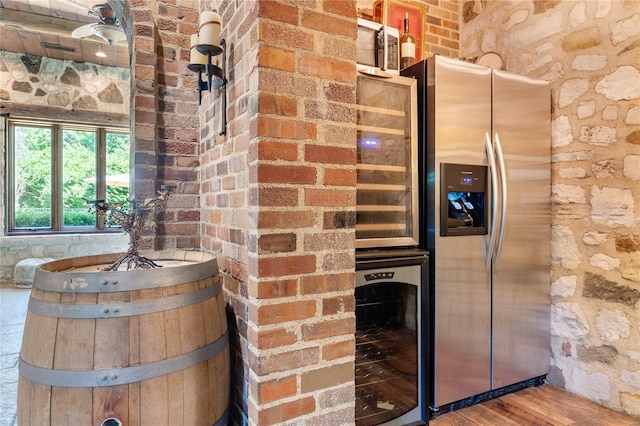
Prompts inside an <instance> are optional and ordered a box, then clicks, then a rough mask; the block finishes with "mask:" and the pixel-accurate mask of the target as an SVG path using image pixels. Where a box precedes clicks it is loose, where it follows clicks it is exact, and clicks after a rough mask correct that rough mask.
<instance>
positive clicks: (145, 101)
mask: <svg viewBox="0 0 640 426" xmlns="http://www.w3.org/2000/svg"><path fill="white" fill-rule="evenodd" d="M155 107H156V98H155V97H154V96H145V95H139V94H137V95H136V110H138V109H140V108H144V109H155Z"/></svg>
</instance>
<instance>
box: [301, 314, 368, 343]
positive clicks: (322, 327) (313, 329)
mask: <svg viewBox="0 0 640 426" xmlns="http://www.w3.org/2000/svg"><path fill="white" fill-rule="evenodd" d="M355 331H356V328H355V318H343V319H336V320H330V321H323V322H317V323H314V324H303V325H302V339H303V340H305V341H310V340H318V339H327V338H329V337H336V336H346V335H353V334H354V333H355Z"/></svg>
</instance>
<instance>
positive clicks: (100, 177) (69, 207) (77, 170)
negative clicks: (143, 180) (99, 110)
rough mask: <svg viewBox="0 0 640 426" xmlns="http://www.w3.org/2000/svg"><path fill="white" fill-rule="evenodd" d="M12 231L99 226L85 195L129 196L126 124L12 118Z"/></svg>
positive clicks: (121, 199)
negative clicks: (120, 126)
mask: <svg viewBox="0 0 640 426" xmlns="http://www.w3.org/2000/svg"><path fill="white" fill-rule="evenodd" d="M7 128H8V133H9V138H8V140H9V155H8V159H9V162H8V167H9V174H8V176H7V177H8V179H7V180H8V187H9V189H10V191H9V194H10V195H9V200H8V203H7V208H8V214H7V217H8V219H9V227H8V231H9V232H27V231H28V232H31V233H32V232H38V231H45V232H56V231H64V232H69V231H75V232H81V231H95V230H96V229H105V227H109V226H111V225H113V224H109V223H108V222H107V223H106V225H105V223H104V220H98V221H96V216H95V215H94V214H92V213H90V212H89V206H88V205H87V203H86V201H85V200H95V199H105V200H107V201H108V202H111V203H121V202H124V201H126V200H127V199H128V197H129V179H128V171H129V149H130V148H129V147H130V142H129V134H128V132H127V131H126V129H113V128H103V127H95V126H78V125H71V124H69V125H66V124H58V123H45V122H34V121H17V120H15V121H14V120H10V121H9V122H8V127H7Z"/></svg>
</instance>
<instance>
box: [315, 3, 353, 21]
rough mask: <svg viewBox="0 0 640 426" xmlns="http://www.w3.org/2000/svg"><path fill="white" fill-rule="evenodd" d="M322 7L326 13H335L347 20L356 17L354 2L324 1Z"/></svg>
mask: <svg viewBox="0 0 640 426" xmlns="http://www.w3.org/2000/svg"><path fill="white" fill-rule="evenodd" d="M322 6H323V7H324V10H325V11H326V12H331V13H336V14H338V15H342V16H346V17H349V18H355V17H356V2H355V1H354V0H325V1H324V2H323V3H322Z"/></svg>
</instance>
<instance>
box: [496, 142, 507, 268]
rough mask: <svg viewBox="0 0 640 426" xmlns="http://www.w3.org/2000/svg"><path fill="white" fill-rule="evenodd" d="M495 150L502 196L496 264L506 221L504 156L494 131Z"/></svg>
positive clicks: (500, 250)
mask: <svg viewBox="0 0 640 426" xmlns="http://www.w3.org/2000/svg"><path fill="white" fill-rule="evenodd" d="M495 150H496V157H497V158H498V167H499V168H500V189H501V192H502V197H501V200H500V232H499V233H498V246H497V247H496V253H495V258H494V263H495V264H498V261H499V259H500V253H501V252H502V242H503V240H504V228H505V224H506V223H507V192H508V191H507V170H506V169H505V166H504V156H503V155H502V145H501V144H500V137H499V136H498V133H496V137H495Z"/></svg>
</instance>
